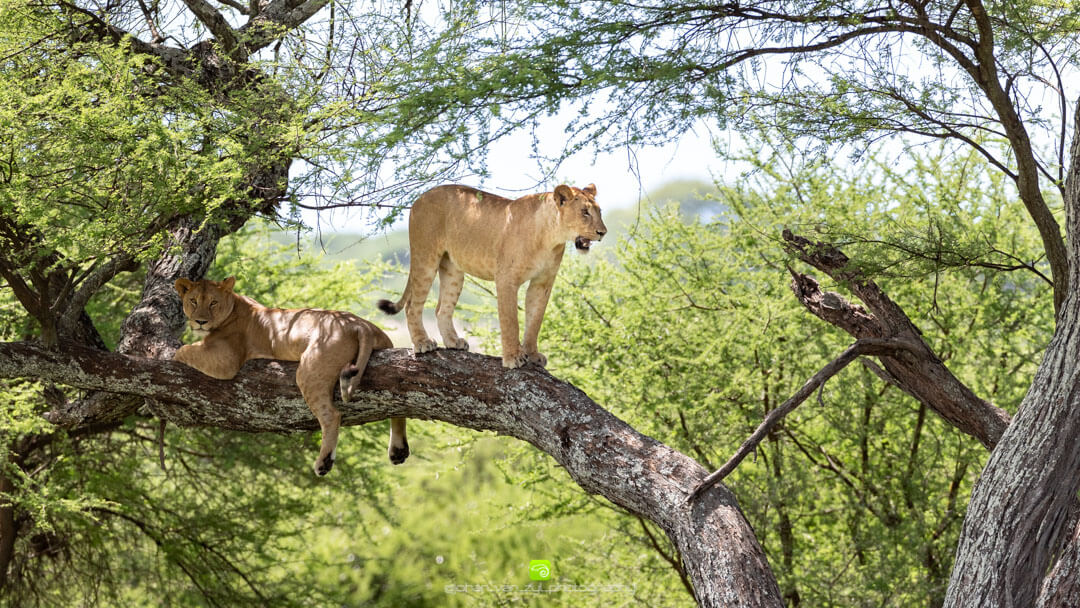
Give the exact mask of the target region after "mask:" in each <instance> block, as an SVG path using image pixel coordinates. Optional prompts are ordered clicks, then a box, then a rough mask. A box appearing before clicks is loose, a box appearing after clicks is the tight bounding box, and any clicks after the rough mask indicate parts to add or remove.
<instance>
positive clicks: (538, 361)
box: [525, 353, 547, 367]
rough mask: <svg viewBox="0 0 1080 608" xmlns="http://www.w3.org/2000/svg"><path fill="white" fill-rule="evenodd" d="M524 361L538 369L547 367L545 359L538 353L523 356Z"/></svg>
mask: <svg viewBox="0 0 1080 608" xmlns="http://www.w3.org/2000/svg"><path fill="white" fill-rule="evenodd" d="M525 360H526V361H527V362H528V363H532V364H534V365H539V366H540V367H547V357H545V356H544V355H542V354H540V353H529V354H527V355H525Z"/></svg>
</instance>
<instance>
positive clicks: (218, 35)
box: [184, 0, 239, 55]
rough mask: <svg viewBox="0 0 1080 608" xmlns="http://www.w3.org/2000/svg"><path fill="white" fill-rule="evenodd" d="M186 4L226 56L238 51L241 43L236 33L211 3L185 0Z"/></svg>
mask: <svg viewBox="0 0 1080 608" xmlns="http://www.w3.org/2000/svg"><path fill="white" fill-rule="evenodd" d="M184 4H185V5H186V6H187V7H188V9H189V10H190V11H191V12H192V13H194V14H195V16H196V17H198V19H199V21H200V22H201V23H202V24H203V25H205V26H206V29H208V30H210V33H211V34H213V35H214V38H215V39H216V40H217V41H218V44H220V45H221V48H222V50H223V51H225V54H226V55H231V54H232V53H233V51H235V50H236V49H237V46H238V45H239V43H238V42H237V39H236V32H235V31H233V28H232V26H231V25H229V22H228V21H226V20H225V17H224V16H223V15H222V14H221V13H220V12H218V10H217V9H216V8H214V7H213V6H211V5H210V3H209V2H207V1H206V0H184Z"/></svg>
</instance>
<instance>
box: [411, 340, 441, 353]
mask: <svg viewBox="0 0 1080 608" xmlns="http://www.w3.org/2000/svg"><path fill="white" fill-rule="evenodd" d="M438 347H439V345H438V344H435V341H434V340H432V339H431V338H424V339H423V340H419V341H416V342H413V352H415V353H416V354H420V353H430V352H431V351H433V350H435V349H436V348H438Z"/></svg>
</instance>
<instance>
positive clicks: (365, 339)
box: [173, 277, 409, 476]
mask: <svg viewBox="0 0 1080 608" xmlns="http://www.w3.org/2000/svg"><path fill="white" fill-rule="evenodd" d="M235 283H236V279H235V278H233V277H229V278H227V279H225V280H224V281H221V282H220V283H219V282H214V281H189V280H187V279H177V281H176V292H177V293H179V294H180V301H181V302H182V303H183V306H184V315H186V316H187V318H188V325H189V326H190V327H191V331H192V332H193V333H194V334H195V335H196V336H198V337H200V338H202V340H200V341H199V342H196V343H194V344H187V345H185V346H181V347H180V350H178V351H176V354H175V355H173V359H175V360H177V361H181V362H183V363H186V364H188V365H190V366H191V367H194V368H195V369H197V370H199V371H201V372H202V373H204V374H206V375H207V376H212V377H214V378H220V379H222V380H228V379H231V378H233V377H234V376H236V372H238V371H240V366H242V365H243V364H244V362H245V361H248V360H250V359H281V360H284V361H299V362H300V366H299V367H298V368H297V369H296V384H297V386H299V387H300V393H301V394H302V395H303V396H304V401H306V402H307V404H308V407H310V408H311V412H312V413H313V414H315V417H316V418H317V419H318V420H319V426H320V427H321V428H322V447H321V449H320V450H319V457H318V458H317V459H316V460H315V466H314V469H315V474H316V475H320V476H321V475H326V474H327V473H329V472H330V468H331V467H333V466H334V456H335V454H336V453H337V439H338V429H339V427H340V425H341V413H340V412H338V410H337V408H335V407H334V401H333V395H334V382H335V381H336V382H338V383H340V386H341V398H342V399H344V400H345V401H350V400H351V399H352V397H353V394H354V393H355V392H356V390H357V389H358V387H359V384H360V377H361V376H362V375H363V373H364V368H365V367H366V366H367V362H368V357H370V356H371V351H372V350H377V349H381V348H393V346H394V345H393V344H392V343H391V342H390V338H389V336H387V335H386V334H385V333H383V331H382V330H381V329H379V328H378V327H376V326H375V325H374V324H372V323H371V322H370V321H365V320H364V319H361V318H360V317H358V316H356V315H354V314H352V313H348V312H340V311H336V310H319V309H315V308H295V309H283V308H267V307H265V306H262V305H261V304H259V303H258V302H256V301H255V300H253V299H251V298H249V297H247V296H242V295H240V294H237V293H233V290H232V289H233V285H234V284H235ZM389 455H390V462H392V463H394V464H401V463H402V462H405V458H406V457H408V455H409V443H408V441H406V438H405V419H404V418H391V419H390V448H389Z"/></svg>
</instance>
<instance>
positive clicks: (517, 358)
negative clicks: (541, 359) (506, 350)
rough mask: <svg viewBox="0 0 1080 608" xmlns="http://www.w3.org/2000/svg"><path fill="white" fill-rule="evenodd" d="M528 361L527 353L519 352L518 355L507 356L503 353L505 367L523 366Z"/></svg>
mask: <svg viewBox="0 0 1080 608" xmlns="http://www.w3.org/2000/svg"><path fill="white" fill-rule="evenodd" d="M527 362H528V356H527V355H526V354H525V353H518V354H516V355H513V356H510V357H507V356H505V355H503V367H506V368H509V369H514V368H516V367H521V366H522V365H525V364H526V363H527Z"/></svg>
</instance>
